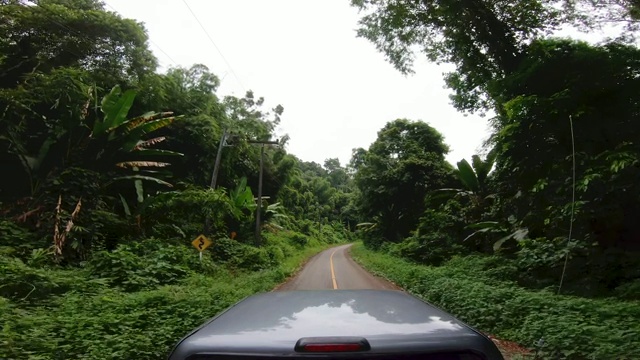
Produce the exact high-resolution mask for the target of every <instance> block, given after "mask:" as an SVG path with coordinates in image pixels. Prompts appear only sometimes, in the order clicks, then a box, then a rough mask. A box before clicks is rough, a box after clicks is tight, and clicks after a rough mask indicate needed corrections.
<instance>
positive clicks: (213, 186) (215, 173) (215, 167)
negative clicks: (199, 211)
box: [209, 129, 227, 190]
mask: <svg viewBox="0 0 640 360" xmlns="http://www.w3.org/2000/svg"><path fill="white" fill-rule="evenodd" d="M226 139H227V130H226V129H225V130H224V131H223V132H222V137H221V138H220V144H219V145H218V153H217V154H216V163H215V165H213V174H212V175H211V185H209V187H210V188H211V189H213V190H215V189H216V182H217V181H218V172H220V160H221V159H222V148H223V147H224V141H225V140H226Z"/></svg>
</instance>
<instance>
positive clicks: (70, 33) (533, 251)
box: [0, 0, 640, 359]
mask: <svg viewBox="0 0 640 360" xmlns="http://www.w3.org/2000/svg"><path fill="white" fill-rule="evenodd" d="M352 4H353V5H354V6H355V7H357V8H359V9H360V10H361V11H362V12H361V16H362V17H361V21H360V28H359V30H358V35H359V36H361V37H363V38H365V39H368V40H369V41H371V42H372V43H373V44H374V45H375V46H376V47H377V48H378V49H379V50H380V51H381V52H382V53H383V54H384V56H386V58H387V59H388V60H389V61H390V62H391V63H392V64H393V65H394V66H395V67H396V68H397V69H398V70H399V71H401V72H403V73H410V72H411V65H412V61H413V59H414V57H416V56H423V55H424V56H427V57H428V58H429V59H430V60H432V61H436V62H443V63H448V64H452V65H454V66H455V69H454V70H453V71H451V72H450V73H448V74H445V75H444V76H445V79H446V84H447V85H448V86H449V88H450V89H451V92H452V95H451V99H452V103H453V105H454V106H455V107H456V108H457V109H459V110H460V111H461V112H467V113H481V114H485V115H486V116H489V117H490V124H491V134H490V136H489V138H488V139H487V141H486V144H485V146H484V149H483V150H482V151H480V153H479V154H477V155H475V156H473V157H471V158H469V159H460V161H458V162H456V163H455V164H450V163H449V162H447V161H446V160H445V156H446V154H447V153H448V152H449V146H448V145H447V143H446V139H445V138H444V137H443V136H442V134H440V132H439V131H438V130H437V129H435V128H433V127H432V126H430V125H429V124H428V123H426V122H423V121H420V120H417V119H404V118H400V119H395V120H392V119H389V120H391V121H390V122H389V123H388V124H387V125H386V126H385V127H384V128H382V129H380V131H379V133H378V137H377V139H376V140H375V141H374V142H373V143H372V144H371V146H369V147H368V148H356V149H354V151H353V156H352V158H351V161H350V162H349V164H340V162H339V161H338V159H327V160H326V161H325V163H324V164H317V163H311V162H305V161H303V160H301V159H298V158H296V157H295V156H294V155H292V154H289V153H288V152H287V150H286V144H287V140H288V136H286V135H276V134H279V132H278V131H277V130H278V126H279V122H280V117H281V115H282V114H283V111H284V110H285V109H284V107H283V106H281V105H275V104H273V106H267V104H268V103H267V102H266V101H265V99H264V98H262V97H260V96H259V95H258V94H254V92H252V91H247V92H246V94H245V95H244V96H242V97H236V96H222V95H220V94H219V93H218V87H219V85H220V79H219V78H218V76H217V75H216V74H214V73H213V72H211V71H210V70H209V69H207V68H206V67H205V66H203V65H199V64H194V65H193V66H191V67H187V68H183V67H178V66H176V67H171V68H169V69H166V71H164V72H160V71H158V66H157V60H156V58H155V57H154V56H153V54H152V53H151V51H150V50H149V44H148V43H149V39H148V37H147V35H146V32H145V30H144V27H143V26H142V25H141V24H139V23H137V22H135V21H133V20H129V19H123V18H121V17H120V16H118V15H117V14H115V13H113V12H109V11H106V10H105V8H104V6H103V4H101V3H100V2H99V1H96V0H74V1H67V0H39V1H37V2H34V3H29V4H27V3H26V2H24V1H19V0H0V5H1V6H0V18H2V19H4V20H6V21H2V22H0V163H1V164H2V170H3V176H2V177H0V237H1V242H0V323H1V324H2V329H1V332H0V333H1V336H0V358H7V359H18V358H29V359H70V358H87V359H89V358H101V359H111V358H113V359H116V358H120V359H122V358H137V359H157V358H159V357H162V356H163V355H165V354H166V353H167V352H168V351H169V348H170V346H171V345H172V344H174V343H175V341H177V340H178V339H179V338H180V337H181V336H183V335H184V334H185V333H187V332H188V331H190V330H192V329H193V328H194V327H195V326H197V325H199V324H201V323H202V322H203V321H204V320H206V319H207V318H210V317H212V316H213V315H215V314H216V313H218V312H219V311H220V310H222V309H224V308H225V307H226V306H228V305H230V304H232V303H233V302H235V301H237V300H239V299H241V298H242V297H244V296H247V295H249V294H252V293H255V292H259V291H268V290H270V289H272V288H273V287H274V286H275V285H276V284H278V283H280V282H282V281H283V280H284V279H285V278H286V277H287V276H288V275H290V274H291V273H292V271H294V269H296V268H297V267H298V266H299V265H300V263H301V262H302V261H303V260H304V259H305V258H306V257H307V256H309V255H311V254H313V253H314V252H317V251H319V250H320V249H323V248H325V247H327V246H330V245H331V244H335V243H342V242H347V241H353V240H355V239H362V241H363V244H364V247H365V248H363V247H355V248H354V254H355V256H356V257H357V258H358V260H359V261H361V262H362V263H363V264H365V266H366V267H368V268H369V269H371V270H373V271H375V272H377V273H379V274H383V275H384V276H386V277H388V278H389V279H391V280H393V281H395V282H397V283H399V284H400V285H402V286H404V287H405V288H407V289H408V290H409V291H411V292H413V293H415V294H417V295H418V296H421V297H423V298H425V299H427V300H429V301H431V302H433V303H435V304H436V305H438V306H441V307H443V308H444V309H446V310H449V311H451V312H452V313H454V314H455V315H457V316H459V317H460V318H462V319H463V320H465V321H467V322H469V323H470V324H471V325H475V326H477V327H479V328H480V329H482V330H484V331H489V332H492V333H493V334H495V335H498V336H502V337H504V338H506V339H507V340H513V341H518V342H520V343H521V344H522V345H524V346H527V347H529V348H532V349H534V350H536V351H538V353H539V355H541V356H542V357H543V358H567V359H610V358H616V359H633V358H638V357H640V350H639V346H640V345H639V344H638V340H637V339H639V338H640V329H639V328H638V325H637V321H635V322H634V320H636V319H638V318H640V310H639V307H640V228H639V227H638V226H637V224H636V223H637V219H638V214H640V182H639V181H638V179H640V143H639V142H638V139H640V121H639V120H640V119H639V118H638V117H639V114H640V103H639V102H638V96H637V95H638V93H640V77H639V74H638V71H639V70H638V69H640V51H639V50H638V48H637V45H636V44H637V43H636V41H635V38H634V37H635V35H636V34H637V30H638V29H637V26H638V19H639V17H638V14H639V13H640V12H639V10H638V7H637V4H636V3H635V2H632V1H615V2H608V3H606V4H604V3H603V4H600V3H596V2H591V1H545V0H536V1H515V2H513V1H511V2H501V1H497V2H496V1H492V2H490V1H469V2H465V3H464V4H462V5H461V3H460V2H459V1H449V0H446V1H439V2H428V1H427V2H410V1H407V2H397V1H369V0H353V1H352ZM461 7H464V9H462V10H464V11H461ZM612 24H614V25H615V26H614V29H613V30H612V34H614V36H612V37H611V38H610V39H607V40H605V41H603V42H600V43H586V42H580V41H574V40H572V39H568V38H557V37H554V36H552V34H553V33H554V31H555V30H556V29H558V28H560V27H565V28H566V27H572V28H575V29H582V30H584V31H593V30H594V29H597V28H598V27H601V26H610V25H612ZM416 49H417V50H418V51H416ZM429 116H438V114H430V115H429ZM425 120H428V119H425ZM460 131H464V129H461V130H460ZM225 132H226V134H227V136H224V137H223V135H224V134H225ZM221 138H223V141H222V142H221V141H220V139H221ZM276 140H277V141H278V145H268V146H266V147H265V149H264V157H263V160H264V169H263V170H264V171H263V173H264V178H263V188H262V194H263V196H262V198H257V193H258V183H259V180H258V174H259V173H260V171H259V170H260V169H259V166H260V165H259V164H260V159H261V155H260V154H261V148H260V145H258V144H256V143H255V141H271V142H273V141H276ZM221 143H222V146H223V147H222V152H221V161H220V166H219V169H220V171H219V174H218V176H217V178H216V187H215V189H211V188H210V184H211V180H212V172H213V169H214V162H215V158H216V153H217V152H218V150H219V146H220V144H221ZM258 204H260V209H261V210H260V211H261V213H260V217H261V219H262V221H261V224H260V226H259V232H258V236H255V233H254V231H255V219H256V212H257V211H258ZM202 233H204V234H205V235H206V236H207V237H208V238H210V239H211V240H212V241H213V245H212V246H211V247H209V248H208V249H206V250H205V251H204V253H203V257H202V260H200V259H199V257H198V251H197V250H196V249H195V248H194V247H193V246H192V245H191V241H192V240H193V239H195V238H196V237H197V236H198V235H200V234H202Z"/></svg>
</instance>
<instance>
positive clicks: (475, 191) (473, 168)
mask: <svg viewBox="0 0 640 360" xmlns="http://www.w3.org/2000/svg"><path fill="white" fill-rule="evenodd" d="M494 162H495V152H494V151H491V152H489V154H488V155H487V158H486V159H485V160H482V159H481V158H480V156H478V155H473V156H472V158H471V164H469V162H468V161H467V160H466V159H462V160H461V161H458V163H457V169H455V170H454V173H455V175H456V176H457V177H458V179H459V180H460V182H461V183H462V185H463V188H461V189H452V188H445V189H438V190H436V191H434V193H433V194H432V198H440V197H451V196H465V197H468V198H469V199H470V200H471V202H472V203H473V204H474V206H481V205H483V203H484V201H486V200H488V199H490V198H492V197H494V195H493V194H486V193H487V186H486V179H487V177H488V175H489V173H490V172H491V169H492V168H493V164H494Z"/></svg>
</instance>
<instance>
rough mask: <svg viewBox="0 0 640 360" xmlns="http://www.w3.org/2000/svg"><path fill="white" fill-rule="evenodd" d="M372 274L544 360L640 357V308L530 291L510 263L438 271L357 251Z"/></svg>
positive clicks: (469, 261)
mask: <svg viewBox="0 0 640 360" xmlns="http://www.w3.org/2000/svg"><path fill="white" fill-rule="evenodd" d="M352 254H353V257H354V258H355V259H356V260H357V261H358V262H360V263H361V264H363V265H364V266H365V267H366V268H367V269H368V270H370V271H372V272H374V273H377V274H379V275H381V276H384V277H386V278H387V279H389V280H391V281H393V282H394V283H396V284H397V285H399V286H402V287H403V288H405V289H406V290H407V291H409V292H411V293H413V294H414V295H416V296H418V297H420V298H422V299H424V300H426V301H428V302H430V303H432V304H434V305H436V306H438V307H441V308H443V309H444V310H446V311H448V312H451V313H452V314H454V315H455V316H456V317H458V318H460V319H461V320H463V321H465V322H466V323H468V324H470V325H471V326H474V327H476V328H478V329H482V330H483V331H486V332H488V333H490V334H492V335H495V336H498V337H500V338H506V339H512V340H515V341H518V342H520V343H523V344H529V345H533V344H536V343H539V340H540V339H542V341H540V343H541V345H540V346H539V347H538V348H536V350H537V353H538V355H539V356H542V357H544V358H558V357H560V358H563V359H637V358H638V357H639V356H640V340H639V339H640V325H639V324H638V321H637V319H638V317H640V303H639V302H638V301H619V300H614V299H602V300H599V299H598V300H594V299H583V298H579V297H574V296H563V295H556V294H554V293H553V292H551V291H548V290H544V291H532V290H527V289H523V288H521V287H518V286H517V285H516V284H515V283H514V281H513V280H512V279H513V278H514V277H515V275H516V273H517V272H518V269H517V267H516V265H515V264H514V262H513V261H508V260H505V259H504V258H501V257H496V256H477V255H475V256H467V257H454V258H452V259H450V260H448V261H447V262H446V263H444V264H443V265H442V266H439V267H432V266H424V265H417V264H415V263H411V262H406V261H402V260H399V259H398V258H397V257H395V256H390V255H387V254H382V253H379V252H372V251H370V250H367V249H366V248H364V247H362V246H360V245H355V246H354V247H353V248H352Z"/></svg>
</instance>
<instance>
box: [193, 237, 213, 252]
mask: <svg viewBox="0 0 640 360" xmlns="http://www.w3.org/2000/svg"><path fill="white" fill-rule="evenodd" d="M191 244H193V246H195V247H196V249H198V251H200V252H203V251H204V249H206V248H208V247H209V246H210V245H211V240H209V239H207V237H206V236H204V235H200V236H198V237H197V238H196V239H195V240H193V241H192V242H191Z"/></svg>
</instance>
